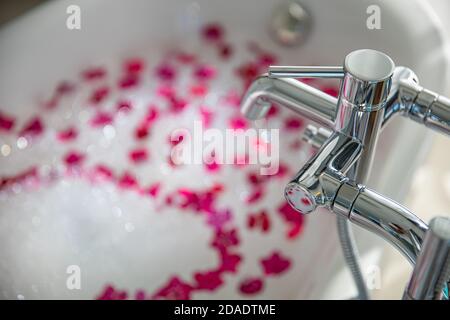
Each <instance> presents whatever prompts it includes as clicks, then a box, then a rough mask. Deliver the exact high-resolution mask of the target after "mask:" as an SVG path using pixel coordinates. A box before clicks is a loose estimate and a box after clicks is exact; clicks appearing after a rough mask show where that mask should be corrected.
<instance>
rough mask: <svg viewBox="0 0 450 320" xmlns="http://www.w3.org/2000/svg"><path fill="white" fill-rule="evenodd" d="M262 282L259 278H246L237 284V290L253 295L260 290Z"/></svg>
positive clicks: (262, 285)
mask: <svg viewBox="0 0 450 320" xmlns="http://www.w3.org/2000/svg"><path fill="white" fill-rule="evenodd" d="M263 287H264V282H263V280H262V279H260V278H247V279H245V280H243V281H242V282H241V283H240V284H239V291H240V292H241V293H242V294H245V295H253V294H256V293H258V292H260V291H261V290H262V289H263Z"/></svg>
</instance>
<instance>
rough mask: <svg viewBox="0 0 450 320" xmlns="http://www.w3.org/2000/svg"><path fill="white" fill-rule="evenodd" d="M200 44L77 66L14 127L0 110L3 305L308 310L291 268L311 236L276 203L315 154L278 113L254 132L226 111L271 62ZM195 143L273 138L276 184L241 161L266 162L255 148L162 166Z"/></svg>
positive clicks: (236, 46)
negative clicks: (77, 302)
mask: <svg viewBox="0 0 450 320" xmlns="http://www.w3.org/2000/svg"><path fill="white" fill-rule="evenodd" d="M198 37H199V42H200V43H201V44H202V47H201V48H202V50H196V51H193V50H189V49H186V47H189V46H188V45H186V46H183V45H182V44H180V45H179V46H178V47H171V48H168V49H166V50H154V51H145V52H142V53H141V54H140V55H136V56H130V57H123V58H121V59H117V58H116V59H110V60H108V62H105V61H102V62H96V61H92V62H91V64H90V65H89V66H80V70H79V73H78V74H72V75H67V78H66V79H61V81H60V82H59V83H57V84H56V85H55V86H54V88H53V89H51V88H50V87H49V90H48V92H47V93H46V94H45V95H44V98H42V99H37V100H31V99H30V107H29V108H28V109H27V110H28V113H26V114H16V113H15V111H14V110H13V109H11V108H8V106H5V105H3V104H2V102H1V98H0V151H1V152H0V164H1V165H0V297H1V298H8V299H33V298H88V299H89V298H97V299H191V298H206V297H207V298H242V297H243V298H289V297H294V296H298V292H302V290H303V292H304V294H303V296H305V297H306V296H307V295H308V294H307V292H308V290H309V289H310V288H311V287H312V286H313V285H314V280H313V279H312V277H308V274H312V273H311V272H314V270H313V267H314V266H313V265H311V263H308V261H305V260H308V259H310V257H311V256H312V255H313V254H314V255H324V256H326V255H327V254H329V252H327V247H326V246H324V247H323V248H324V250H323V252H316V253H313V252H311V250H310V249H309V246H308V243H311V242H318V241H320V240H321V239H323V238H324V236H325V235H324V234H322V233H323V230H322V229H317V228H314V222H313V221H310V218H308V217H305V216H302V215H298V214H297V213H296V212H294V211H293V210H292V209H291V208H290V207H289V206H288V205H287V204H286V202H285V200H284V199H283V189H284V186H285V184H286V182H287V181H288V180H289V178H290V177H292V175H293V174H294V173H295V172H296V170H298V169H299V167H300V165H301V164H302V163H303V162H304V161H305V160H306V159H307V158H308V157H309V156H310V155H311V153H312V152H313V150H312V149H310V147H308V146H307V145H306V144H304V143H303V142H302V141H301V132H302V129H303V128H304V126H305V122H304V120H303V119H301V118H299V117H297V116H295V115H293V114H292V113H290V112H288V111H285V110H283V109H282V108H280V107H278V106H276V105H272V106H271V109H270V111H269V114H268V118H267V119H265V120H260V121H259V120H258V121H257V122H256V123H250V122H249V121H247V120H246V119H245V118H244V117H243V116H242V115H241V114H240V111H239V104H240V98H241V96H242V94H243V93H244V92H245V89H246V87H247V86H248V85H249V84H250V83H251V81H252V80H253V79H254V78H255V77H256V76H257V75H259V74H261V73H264V72H265V71H266V69H267V67H268V66H269V65H270V64H275V63H277V62H279V61H277V56H276V54H274V53H272V52H268V51H267V50H265V49H264V48H263V47H262V46H259V45H256V44H255V43H252V42H251V41H248V40H246V39H243V40H239V39H238V38H233V41H231V40H230V39H231V37H230V36H229V35H228V34H227V33H226V30H225V28H224V27H223V26H222V25H220V24H217V23H210V24H206V25H204V26H203V27H202V29H201V30H200V32H199V35H198ZM311 84H313V85H315V86H318V87H320V88H321V89H323V90H325V91H326V92H328V93H330V94H334V95H335V94H336V89H335V88H334V87H332V86H330V85H327V84H324V83H320V82H311ZM195 127H197V128H201V130H203V131H202V132H203V136H204V135H205V134H204V133H205V132H206V131H207V130H208V129H215V130H218V131H219V132H221V133H224V134H225V129H227V128H228V129H231V131H229V132H232V133H233V132H234V133H236V134H237V135H242V134H244V130H246V129H249V128H254V129H258V130H261V131H258V132H263V133H264V132H270V131H268V130H270V129H279V130H280V131H279V138H280V139H279V150H276V151H277V152H275V153H274V154H272V155H271V157H272V158H271V160H273V161H274V163H275V162H276V163H277V170H276V171H274V172H272V174H271V175H263V174H261V170H260V169H261V165H259V164H254V163H250V162H251V161H249V159H248V158H249V157H248V153H246V152H248V151H249V150H250V151H252V150H253V151H255V150H260V149H261V148H266V149H265V150H267V148H270V145H271V143H273V141H270V140H268V139H265V138H264V134H262V135H261V136H256V138H254V139H250V141H249V146H248V148H250V149H246V151H245V152H244V151H242V150H240V151H239V152H237V153H236V154H235V155H234V156H235V157H234V159H233V161H232V162H231V163H225V164H224V163H221V161H219V160H216V159H215V157H216V156H217V154H216V153H211V154H210V155H207V156H206V160H207V161H201V162H200V163H197V162H195V163H188V161H185V163H178V162H177V159H176V157H175V158H174V157H173V156H172V155H173V152H172V151H173V150H174V148H176V147H180V146H181V145H183V146H184V147H185V146H187V141H188V140H189V138H193V137H188V135H189V134H193V133H194V129H195ZM202 143H203V144H202V145H206V143H205V142H204V141H203V142H202ZM192 151H193V153H194V154H197V153H202V152H204V148H200V149H199V148H198V147H196V148H193V149H192ZM317 223H318V222H317ZM321 230H322V231H321ZM305 257H306V258H308V259H305ZM293 284H295V285H293Z"/></svg>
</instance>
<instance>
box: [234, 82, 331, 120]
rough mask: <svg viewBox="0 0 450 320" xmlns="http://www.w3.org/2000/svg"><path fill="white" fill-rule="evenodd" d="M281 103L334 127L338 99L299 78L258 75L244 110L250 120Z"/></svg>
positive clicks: (243, 105)
mask: <svg viewBox="0 0 450 320" xmlns="http://www.w3.org/2000/svg"><path fill="white" fill-rule="evenodd" d="M273 102H275V103H277V104H279V105H280V106H283V107H286V108H288V109H290V110H292V111H294V112H295V113H297V114H299V115H301V116H303V117H306V118H308V119H310V120H312V121H314V122H316V123H318V124H320V125H322V126H324V127H327V128H330V129H331V128H333V125H334V119H335V116H336V109H337V99H336V98H334V97H332V96H330V95H328V94H326V93H324V92H322V91H320V90H317V89H315V88H313V87H311V86H309V85H307V84H304V83H302V82H300V81H298V80H295V79H279V78H270V77H269V76H268V75H267V74H264V75H262V76H260V77H259V78H257V79H256V80H255V81H253V83H252V84H251V86H250V87H249V89H248V90H247V92H246V94H245V95H244V98H243V99H242V105H241V112H242V113H243V114H244V115H245V116H246V117H247V118H248V119H250V120H257V119H261V118H263V117H264V116H265V115H266V114H267V112H268V111H269V108H270V105H271V103H273Z"/></svg>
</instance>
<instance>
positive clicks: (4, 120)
mask: <svg viewBox="0 0 450 320" xmlns="http://www.w3.org/2000/svg"><path fill="white" fill-rule="evenodd" d="M15 123H16V120H15V119H14V118H13V117H11V116H8V115H6V114H4V113H2V112H0V132H1V131H5V132H10V131H11V130H12V129H13V128H14V124H15Z"/></svg>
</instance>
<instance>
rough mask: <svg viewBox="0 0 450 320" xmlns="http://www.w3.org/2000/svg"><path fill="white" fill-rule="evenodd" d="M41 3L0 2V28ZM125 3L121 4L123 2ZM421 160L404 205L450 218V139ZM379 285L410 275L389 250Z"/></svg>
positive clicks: (443, 12) (437, 5) (440, 8)
mask: <svg viewBox="0 0 450 320" xmlns="http://www.w3.org/2000/svg"><path fill="white" fill-rule="evenodd" d="M43 2H46V1H44V0H20V1H1V2H0V28H2V27H3V26H4V25H5V24H7V23H8V22H10V21H12V20H13V19H15V18H16V17H18V16H20V15H23V14H25V13H26V12H27V11H29V10H32V9H33V8H35V7H36V6H38V5H39V4H41V3H43ZM428 2H430V3H431V5H432V6H433V8H434V9H435V13H436V15H437V17H439V19H441V22H442V23H443V24H444V25H445V27H446V28H447V30H448V33H447V34H448V35H450V19H449V18H448V16H447V15H448V14H449V13H450V2H447V3H445V2H442V1H432V0H430V1H428ZM124 3H125V2H124ZM432 135H433V138H432V139H431V140H430V142H429V146H428V151H427V153H426V156H425V160H424V161H423V163H422V164H421V165H420V166H419V168H418V169H417V170H416V172H415V173H414V176H413V178H412V184H411V187H410V190H409V192H408V196H407V198H406V202H405V205H406V206H407V207H409V208H410V209H411V210H412V211H413V212H415V213H417V214H419V215H420V216H421V218H422V219H423V220H425V221H429V219H430V218H431V217H432V216H435V215H450V151H449V150H450V139H448V138H446V137H444V136H442V135H438V134H435V133H432ZM382 262H383V263H386V266H383V275H382V286H381V289H379V290H374V291H373V293H374V297H375V298H381V299H397V298H398V297H399V293H401V291H402V290H403V287H404V283H406V282H407V280H408V278H409V275H410V267H409V266H408V264H407V262H406V260H405V259H403V258H402V257H401V256H399V254H398V253H396V252H395V251H394V250H392V249H387V250H385V252H384V253H383V259H382Z"/></svg>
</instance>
